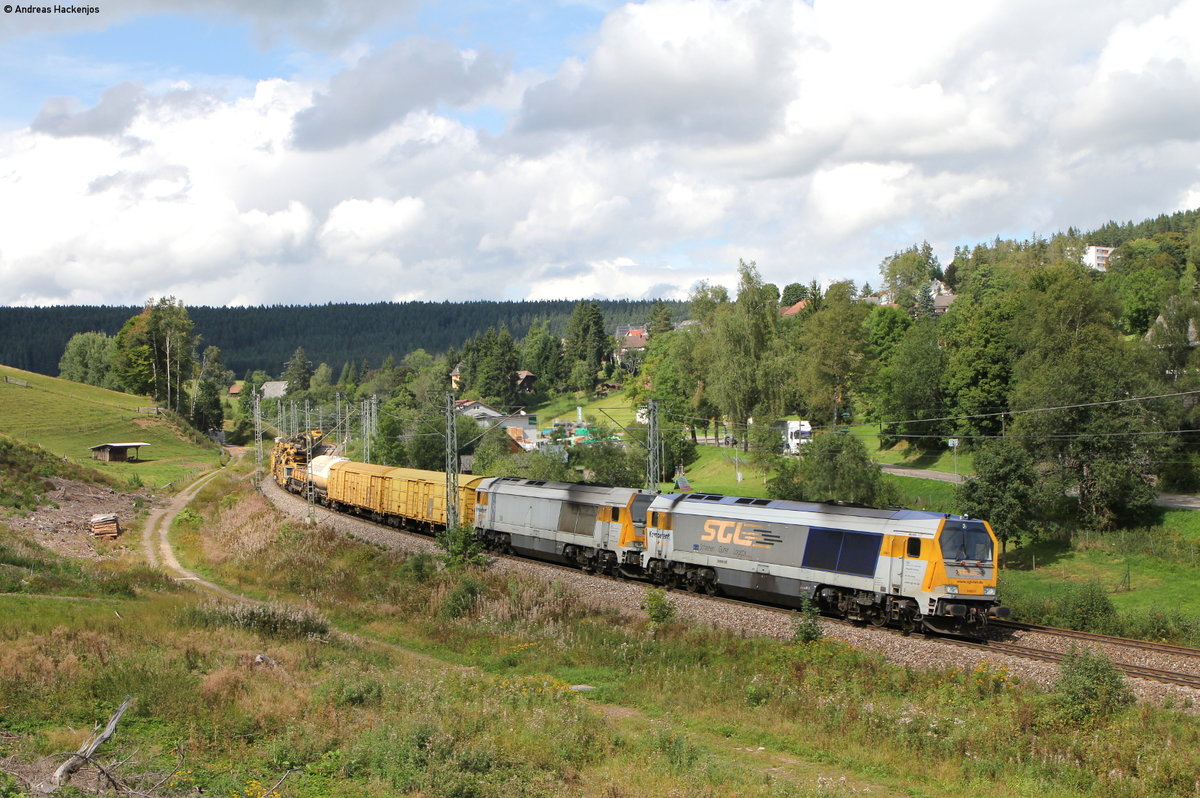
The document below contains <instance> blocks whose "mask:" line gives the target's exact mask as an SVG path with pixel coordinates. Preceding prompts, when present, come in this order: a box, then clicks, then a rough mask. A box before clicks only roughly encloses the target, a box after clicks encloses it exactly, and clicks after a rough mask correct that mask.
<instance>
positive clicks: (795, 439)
mask: <svg viewBox="0 0 1200 798" xmlns="http://www.w3.org/2000/svg"><path fill="white" fill-rule="evenodd" d="M810 441H812V424H810V423H809V422H807V421H788V422H787V425H786V426H785V427H784V430H783V450H784V451H785V452H787V453H788V454H800V447H801V446H803V445H805V444H806V443H809V442H810Z"/></svg>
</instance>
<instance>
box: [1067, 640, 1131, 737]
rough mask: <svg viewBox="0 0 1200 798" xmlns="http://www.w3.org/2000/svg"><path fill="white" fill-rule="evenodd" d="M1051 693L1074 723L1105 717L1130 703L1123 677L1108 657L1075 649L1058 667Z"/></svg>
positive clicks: (1128, 691)
mask: <svg viewBox="0 0 1200 798" xmlns="http://www.w3.org/2000/svg"><path fill="white" fill-rule="evenodd" d="M1054 692H1055V694H1056V695H1057V698H1058V704H1059V707H1060V708H1061V709H1062V710H1063V712H1064V714H1066V715H1067V717H1068V718H1070V719H1072V720H1075V721H1083V720H1088V719H1089V718H1094V717H1102V716H1105V715H1109V714H1111V713H1112V712H1114V711H1116V710H1117V709H1119V708H1120V707H1123V706H1125V705H1127V704H1129V703H1131V702H1132V701H1133V693H1132V692H1130V690H1129V687H1128V686H1127V685H1126V684H1125V677H1124V676H1123V675H1122V674H1121V672H1120V671H1119V670H1117V668H1116V667H1115V666H1114V665H1113V664H1112V661H1111V660H1110V659H1109V658H1108V657H1106V656H1104V655H1103V654H1101V653H1100V652H1097V651H1092V650H1090V649H1086V648H1085V649H1079V648H1077V647H1075V646H1072V647H1071V649H1070V651H1068V652H1067V654H1066V656H1065V657H1064V658H1063V661H1062V664H1061V665H1060V666H1059V672H1058V680H1057V681H1056V682H1055V683H1054Z"/></svg>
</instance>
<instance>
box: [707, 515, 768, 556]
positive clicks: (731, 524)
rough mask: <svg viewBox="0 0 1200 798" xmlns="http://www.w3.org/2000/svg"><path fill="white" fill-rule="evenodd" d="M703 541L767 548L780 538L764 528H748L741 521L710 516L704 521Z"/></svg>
mask: <svg viewBox="0 0 1200 798" xmlns="http://www.w3.org/2000/svg"><path fill="white" fill-rule="evenodd" d="M700 539H701V540H703V541H715V542H717V543H732V544H733V545H735V546H753V547H754V548H758V549H769V548H771V547H772V546H774V545H775V544H776V543H778V542H779V541H780V540H781V538H780V537H779V536H778V535H776V534H774V533H773V532H768V531H767V530H765V529H753V528H748V527H747V526H746V524H745V522H743V521H725V520H721V519H717V518H710V519H708V520H707V521H705V522H704V534H703V535H701V536H700Z"/></svg>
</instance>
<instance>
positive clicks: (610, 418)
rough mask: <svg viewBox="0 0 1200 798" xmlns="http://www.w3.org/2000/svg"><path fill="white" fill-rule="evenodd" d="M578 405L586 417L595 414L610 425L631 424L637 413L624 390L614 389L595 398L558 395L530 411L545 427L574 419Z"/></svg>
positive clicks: (540, 425)
mask: <svg viewBox="0 0 1200 798" xmlns="http://www.w3.org/2000/svg"><path fill="white" fill-rule="evenodd" d="M578 407H582V408H583V416H584V418H587V417H588V416H595V417H596V420H597V421H599V422H601V423H602V424H607V425H609V426H617V425H619V424H631V423H633V421H634V419H635V417H636V415H637V411H636V410H634V408H633V406H632V405H631V404H630V403H629V399H628V398H626V396H625V392H624V391H613V392H612V393H610V394H609V395H608V396H604V397H600V398H595V399H588V398H587V397H585V396H582V395H579V396H576V395H573V394H569V395H566V396H556V397H554V398H553V399H551V400H550V401H549V402H547V403H545V404H543V405H539V406H538V407H536V408H530V409H529V412H530V413H533V414H535V415H537V417H538V426H539V427H542V428H545V427H549V426H550V425H551V424H552V423H553V422H555V421H574V420H575V419H576V415H577V410H576V408H578Z"/></svg>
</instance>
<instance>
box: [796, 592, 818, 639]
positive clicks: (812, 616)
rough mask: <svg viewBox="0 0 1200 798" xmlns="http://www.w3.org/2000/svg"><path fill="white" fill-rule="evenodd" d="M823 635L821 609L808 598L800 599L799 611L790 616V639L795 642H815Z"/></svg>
mask: <svg viewBox="0 0 1200 798" xmlns="http://www.w3.org/2000/svg"><path fill="white" fill-rule="evenodd" d="M824 636H825V630H824V629H822V628H821V611H820V610H818V609H817V605H816V604H815V603H813V602H812V601H810V600H809V599H802V600H801V602H800V611H799V612H797V613H796V614H795V615H793V616H792V639H793V640H795V641H796V642H797V643H815V642H816V641H818V640H820V639H821V638H822V637H824Z"/></svg>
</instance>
